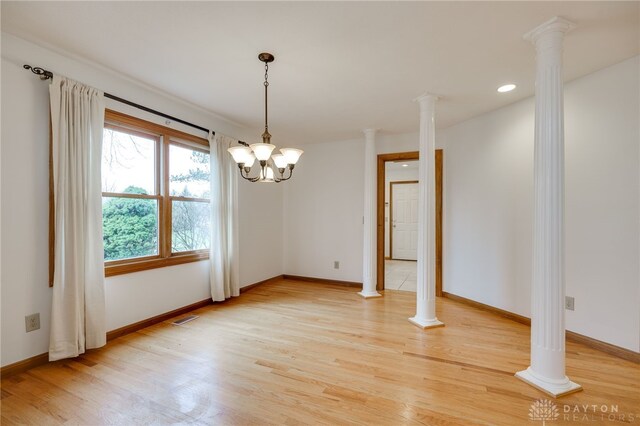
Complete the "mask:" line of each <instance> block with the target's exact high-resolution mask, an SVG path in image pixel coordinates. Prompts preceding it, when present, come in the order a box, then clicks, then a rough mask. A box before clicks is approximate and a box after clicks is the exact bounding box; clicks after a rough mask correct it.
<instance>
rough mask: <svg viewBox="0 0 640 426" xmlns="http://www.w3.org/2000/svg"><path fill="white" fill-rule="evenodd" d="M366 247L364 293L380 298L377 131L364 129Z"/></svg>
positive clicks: (364, 248)
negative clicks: (377, 275)
mask: <svg viewBox="0 0 640 426" xmlns="http://www.w3.org/2000/svg"><path fill="white" fill-rule="evenodd" d="M363 132H364V246H363V250H362V291H361V292H359V293H358V294H359V295H360V296H362V297H364V298H365V299H368V298H370V297H380V296H381V294H380V293H378V292H377V291H376V266H377V265H376V262H377V253H376V242H377V241H376V129H364V130H363Z"/></svg>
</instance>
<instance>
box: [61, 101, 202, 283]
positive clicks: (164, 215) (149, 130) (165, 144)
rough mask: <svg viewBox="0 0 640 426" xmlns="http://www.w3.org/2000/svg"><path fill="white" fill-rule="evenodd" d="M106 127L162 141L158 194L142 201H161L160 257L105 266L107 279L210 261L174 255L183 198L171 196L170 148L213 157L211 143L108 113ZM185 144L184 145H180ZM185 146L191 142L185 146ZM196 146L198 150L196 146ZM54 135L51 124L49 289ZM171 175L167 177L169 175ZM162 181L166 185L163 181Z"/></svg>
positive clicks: (196, 252)
mask: <svg viewBox="0 0 640 426" xmlns="http://www.w3.org/2000/svg"><path fill="white" fill-rule="evenodd" d="M104 122H105V124H104V125H105V127H111V128H115V129H117V130H121V131H126V132H131V133H132V134H138V135H140V136H143V137H147V138H148V137H149V136H154V137H155V138H157V139H158V142H157V144H158V145H157V147H158V148H157V153H156V170H155V173H156V194H154V195H144V194H140V196H139V197H133V198H145V199H154V200H158V254H157V255H154V256H145V257H137V258H130V259H120V260H112V261H106V262H104V273H105V277H111V276H114V275H121V274H128V273H132V272H140V271H146V270H149V269H156V268H163V267H166V266H175V265H181V264H185V263H191V262H198V261H201V260H207V259H209V249H204V250H192V251H188V252H178V253H171V201H172V199H177V200H180V199H181V197H172V196H171V195H170V193H169V173H168V171H169V147H170V145H171V144H172V143H173V144H176V145H181V146H183V147H185V148H188V149H195V150H198V151H202V152H206V153H209V152H210V150H209V141H208V140H207V139H204V138H201V137H198V136H194V135H191V134H189V133H185V132H182V131H180V130H175V129H171V128H169V127H165V126H161V125H159V124H155V123H152V122H149V121H146V120H143V119H141V118H137V117H133V116H130V115H127V114H123V113H121V112H118V111H114V110H110V109H106V110H105V117H104ZM181 140H182V141H183V143H182V144H180V141H181ZM184 142H188V144H187V143H184ZM192 144H193V145H194V146H192ZM52 150H53V134H52V129H51V120H49V286H50V287H52V286H53V277H54V264H55V200H54V196H53V193H54V188H53V152H52ZM165 171H167V173H165ZM161 180H162V181H161ZM102 195H103V196H115V197H123V196H124V197H127V196H126V195H123V194H120V193H110V192H105V193H102ZM185 201H198V202H210V200H209V199H207V198H190V197H186V199H185Z"/></svg>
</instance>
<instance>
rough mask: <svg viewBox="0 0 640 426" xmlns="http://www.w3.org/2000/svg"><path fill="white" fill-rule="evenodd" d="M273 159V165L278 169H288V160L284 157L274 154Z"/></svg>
mask: <svg viewBox="0 0 640 426" xmlns="http://www.w3.org/2000/svg"><path fill="white" fill-rule="evenodd" d="M271 158H273V163H274V164H275V165H276V167H277V168H279V169H284V168H285V167H287V159H286V158H284V155H282V154H273V155H272V156H271Z"/></svg>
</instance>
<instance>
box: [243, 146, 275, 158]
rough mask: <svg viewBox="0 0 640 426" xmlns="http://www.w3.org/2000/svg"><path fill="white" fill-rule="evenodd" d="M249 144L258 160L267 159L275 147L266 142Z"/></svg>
mask: <svg viewBox="0 0 640 426" xmlns="http://www.w3.org/2000/svg"><path fill="white" fill-rule="evenodd" d="M249 146H250V147H251V150H253V153H254V154H255V156H256V158H257V159H258V160H259V161H267V160H268V159H269V156H270V155H271V151H273V150H274V149H275V147H276V146H275V145H271V144H268V143H254V144H251V145H249Z"/></svg>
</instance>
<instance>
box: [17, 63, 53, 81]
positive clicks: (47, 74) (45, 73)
mask: <svg viewBox="0 0 640 426" xmlns="http://www.w3.org/2000/svg"><path fill="white" fill-rule="evenodd" d="M22 68H24V69H25V70H30V71H31V72H32V73H34V74H35V75H39V76H40V80H48V79H50V78H53V73H52V72H51V71H47V70H45V69H44V68H40V67H32V66H31V65H26V64H25V65H23V66H22Z"/></svg>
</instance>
